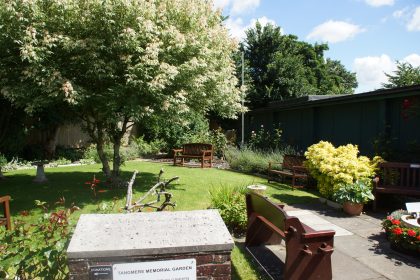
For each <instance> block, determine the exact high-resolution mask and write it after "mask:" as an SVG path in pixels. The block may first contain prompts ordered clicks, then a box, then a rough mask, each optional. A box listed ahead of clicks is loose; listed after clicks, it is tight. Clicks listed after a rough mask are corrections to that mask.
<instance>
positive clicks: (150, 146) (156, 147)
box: [132, 136, 165, 156]
mask: <svg viewBox="0 0 420 280" xmlns="http://www.w3.org/2000/svg"><path fill="white" fill-rule="evenodd" d="M132 143H133V144H134V145H135V147H136V149H137V156H149V155H156V154H158V153H159V152H160V151H161V150H162V149H163V148H164V147H165V143H164V141H163V140H161V139H155V140H153V141H151V142H147V141H146V140H144V136H140V137H138V138H134V139H133V141H132Z"/></svg>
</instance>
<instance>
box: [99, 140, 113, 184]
mask: <svg viewBox="0 0 420 280" xmlns="http://www.w3.org/2000/svg"><path fill="white" fill-rule="evenodd" d="M104 146H105V144H104V140H103V138H102V137H101V138H100V137H98V139H97V141H96V151H97V152H98V156H99V159H100V160H101V163H102V171H103V172H104V174H105V176H106V178H108V179H111V178H112V177H111V169H110V168H109V161H108V158H107V157H106V154H105V151H104Z"/></svg>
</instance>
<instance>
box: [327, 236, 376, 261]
mask: <svg viewBox="0 0 420 280" xmlns="http://www.w3.org/2000/svg"><path fill="white" fill-rule="evenodd" d="M334 248H335V249H336V250H339V251H340V252H343V253H345V254H347V255H348V256H350V257H353V258H357V257H365V256H366V257H372V256H375V255H377V254H380V253H382V250H378V249H377V248H378V242H377V241H376V240H367V239H366V238H363V237H361V236H358V235H351V236H338V237H335V238H334Z"/></svg>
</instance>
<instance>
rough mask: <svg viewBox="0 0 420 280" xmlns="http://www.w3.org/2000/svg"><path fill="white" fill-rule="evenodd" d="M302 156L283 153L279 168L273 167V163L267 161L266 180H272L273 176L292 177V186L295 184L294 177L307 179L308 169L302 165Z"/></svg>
mask: <svg viewBox="0 0 420 280" xmlns="http://www.w3.org/2000/svg"><path fill="white" fill-rule="evenodd" d="M305 160H306V159H305V157H303V156H295V155H284V157H283V162H282V163H281V169H280V170H278V169H275V168H273V167H274V163H272V162H269V163H268V182H269V183H270V181H274V176H280V177H281V178H282V179H283V178H284V177H291V178H292V188H293V189H294V188H295V186H296V179H304V180H306V181H308V170H307V169H306V167H304V166H303V162H304V161H305Z"/></svg>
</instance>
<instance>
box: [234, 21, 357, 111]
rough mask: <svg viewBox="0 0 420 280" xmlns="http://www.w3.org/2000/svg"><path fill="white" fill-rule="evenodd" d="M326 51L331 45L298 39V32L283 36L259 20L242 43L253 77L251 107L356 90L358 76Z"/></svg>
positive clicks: (249, 99)
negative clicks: (271, 102)
mask: <svg viewBox="0 0 420 280" xmlns="http://www.w3.org/2000/svg"><path fill="white" fill-rule="evenodd" d="M326 50H328V45H327V44H315V45H311V44H308V43H306V42H302V41H298V38H297V37H296V36H294V35H282V34H281V29H280V27H278V26H275V25H272V24H267V25H266V26H264V27H263V26H261V24H260V23H258V22H257V23H256V25H255V27H254V28H251V29H249V30H247V31H246V38H245V40H244V42H243V43H242V45H241V51H244V52H245V59H246V65H247V66H248V67H247V75H246V77H248V78H250V80H251V87H250V89H249V91H248V101H249V103H250V106H251V107H254V108H255V107H261V106H264V105H265V104H266V103H267V102H269V101H273V100H284V99H289V98H293V97H299V96H304V95H309V94H319V95H320V94H322V95H325V94H350V93H353V91H354V88H355V87H356V86H357V82H356V75H355V74H354V73H350V72H348V71H347V70H346V69H345V68H344V66H343V65H342V64H341V63H340V62H339V61H335V60H331V59H325V58H324V52H325V51H326ZM237 61H238V60H237Z"/></svg>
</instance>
